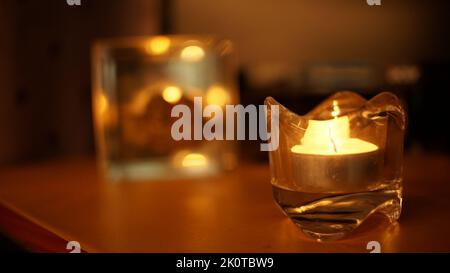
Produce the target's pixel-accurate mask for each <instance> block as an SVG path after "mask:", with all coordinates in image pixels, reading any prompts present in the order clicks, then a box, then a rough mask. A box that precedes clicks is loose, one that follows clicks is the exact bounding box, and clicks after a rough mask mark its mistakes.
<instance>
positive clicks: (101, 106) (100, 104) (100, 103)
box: [96, 93, 109, 116]
mask: <svg viewBox="0 0 450 273" xmlns="http://www.w3.org/2000/svg"><path fill="white" fill-rule="evenodd" d="M96 104H97V105H96V108H97V111H98V113H99V114H100V116H103V115H104V114H106V112H107V111H108V107H109V103H108V99H107V98H106V96H105V94H103V93H101V94H99V95H98V96H97V101H96Z"/></svg>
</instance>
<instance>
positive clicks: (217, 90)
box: [206, 85, 231, 106]
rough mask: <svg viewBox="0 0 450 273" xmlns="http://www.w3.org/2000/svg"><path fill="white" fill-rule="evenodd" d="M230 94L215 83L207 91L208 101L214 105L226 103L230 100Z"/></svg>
mask: <svg viewBox="0 0 450 273" xmlns="http://www.w3.org/2000/svg"><path fill="white" fill-rule="evenodd" d="M230 100H231V99H230V94H229V93H228V92H227V90H226V89H225V88H224V87H222V86H220V85H213V86H211V87H210V88H209V89H208V92H207V93H206V102H207V103H208V104H212V105H220V106H223V105H226V104H227V103H229V102H230Z"/></svg>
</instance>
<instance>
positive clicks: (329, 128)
mask: <svg viewBox="0 0 450 273" xmlns="http://www.w3.org/2000/svg"><path fill="white" fill-rule="evenodd" d="M328 135H329V137H330V141H331V144H333V150H334V152H335V153H337V152H338V151H337V145H336V142H335V141H334V139H333V136H332V134H331V126H330V125H328Z"/></svg>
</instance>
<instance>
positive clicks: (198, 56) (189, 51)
mask: <svg viewBox="0 0 450 273" xmlns="http://www.w3.org/2000/svg"><path fill="white" fill-rule="evenodd" d="M204 57H205V51H204V50H203V48H201V47H199V46H188V47H185V48H184V49H183V50H182V51H181V59H182V60H183V61H186V62H198V61H200V60H202V59H203V58H204Z"/></svg>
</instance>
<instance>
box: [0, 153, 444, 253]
mask: <svg viewBox="0 0 450 273" xmlns="http://www.w3.org/2000/svg"><path fill="white" fill-rule="evenodd" d="M404 186H405V200H404V210H403V214H402V217H401V218H400V221H399V223H398V224H397V225H383V223H385V222H383V220H381V224H380V221H378V219H373V220H372V221H369V222H368V223H367V224H365V225H363V226H362V227H361V228H360V229H359V230H358V232H356V233H355V234H354V235H352V236H351V237H349V238H347V239H345V240H342V241H336V242H329V243H317V242H315V241H313V240H311V239H309V238H308V237H306V236H305V235H304V234H302V233H301V232H300V231H299V230H298V229H297V228H296V226H295V225H294V224H293V223H292V222H290V220H289V219H288V218H287V217H285V216H284V215H283V213H282V212H281V210H280V209H278V207H277V206H276V205H275V203H274V202H273V199H272V193H271V186H270V183H269V170H268V165H267V164H260V165H250V164H248V165H245V164H243V165H242V166H241V167H240V168H239V169H237V170H236V171H234V172H231V173H227V174H224V175H221V176H219V177H212V178H205V179H199V180H191V181H189V180H186V181H159V182H140V183H107V182H103V181H101V179H99V177H98V174H97V171H96V167H95V163H94V160H93V159H89V158H84V159H83V158H81V159H66V160H58V161H54V162H47V163H40V164H33V165H27V166H15V167H3V168H1V169H0V204H1V206H0V230H2V233H4V234H6V235H7V236H9V237H11V238H13V239H14V240H15V241H17V242H19V243H20V244H22V245H23V246H25V247H27V248H28V249H31V250H32V251H54V252H67V250H66V243H67V241H72V240H75V241H78V242H79V243H80V244H81V247H82V248H83V250H84V251H87V252H368V250H366V246H367V243H368V242H369V241H372V240H376V241H379V242H380V243H381V247H382V251H383V252H398V251H401V252H410V251H414V252H416V251H419V252H428V251H430V252H441V251H445V252H448V251H450V217H449V214H450V198H449V197H450V158H449V157H445V156H439V155H435V156H431V155H415V156H407V158H406V162H405V183H404Z"/></svg>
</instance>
